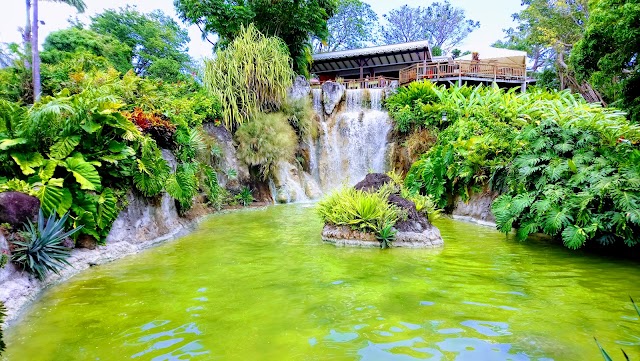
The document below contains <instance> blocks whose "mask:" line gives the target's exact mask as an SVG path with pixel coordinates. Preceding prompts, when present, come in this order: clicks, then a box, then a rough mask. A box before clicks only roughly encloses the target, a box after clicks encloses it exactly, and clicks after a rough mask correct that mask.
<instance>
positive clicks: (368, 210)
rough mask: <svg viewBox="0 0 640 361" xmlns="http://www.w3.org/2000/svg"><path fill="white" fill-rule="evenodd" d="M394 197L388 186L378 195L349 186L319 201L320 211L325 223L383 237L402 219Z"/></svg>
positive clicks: (377, 193)
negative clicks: (389, 226) (392, 200)
mask: <svg viewBox="0 0 640 361" xmlns="http://www.w3.org/2000/svg"><path fill="white" fill-rule="evenodd" d="M390 194H391V191H390V189H389V188H387V187H383V188H381V189H380V190H379V191H378V192H365V191H359V190H355V189H353V188H350V187H349V188H347V187H345V188H342V189H339V190H337V191H334V192H333V193H331V194H329V195H328V196H326V197H325V198H324V199H322V200H321V201H320V202H318V206H317V210H318V213H319V214H320V217H321V218H322V220H323V221H324V222H325V223H329V224H333V225H336V226H349V227H350V228H351V229H353V230H358V231H362V232H371V233H375V234H379V233H380V232H381V231H382V230H383V229H384V228H385V227H387V226H388V225H391V226H393V225H395V224H396V221H397V220H398V207H396V206H395V205H393V204H390V203H389V200H388V198H389V195H390Z"/></svg>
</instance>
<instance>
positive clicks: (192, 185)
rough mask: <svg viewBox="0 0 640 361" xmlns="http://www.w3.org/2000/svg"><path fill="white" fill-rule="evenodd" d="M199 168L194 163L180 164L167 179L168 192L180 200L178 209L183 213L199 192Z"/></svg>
mask: <svg viewBox="0 0 640 361" xmlns="http://www.w3.org/2000/svg"><path fill="white" fill-rule="evenodd" d="M197 169H198V168H197V165H196V164H194V163H183V164H180V165H179V166H178V169H177V170H176V172H175V173H174V174H171V175H170V176H169V178H168V179H167V181H166V184H165V188H166V190H167V193H169V195H170V196H171V197H173V198H175V200H176V201H177V202H178V205H179V207H178V210H179V211H180V212H181V213H184V212H185V211H187V210H189V209H190V208H191V206H192V205H193V198H194V197H195V196H196V195H197V194H198V180H197V177H196V171H197Z"/></svg>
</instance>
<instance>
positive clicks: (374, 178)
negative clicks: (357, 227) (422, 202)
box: [322, 173, 444, 248]
mask: <svg viewBox="0 0 640 361" xmlns="http://www.w3.org/2000/svg"><path fill="white" fill-rule="evenodd" d="M392 182H393V180H392V179H391V177H389V176H388V175H386V174H382V173H370V174H367V176H366V177H365V178H364V179H363V180H362V181H360V183H358V184H356V185H355V187H354V188H355V189H357V190H363V191H366V192H375V191H377V190H379V189H380V188H381V187H382V186H384V185H385V184H387V183H392ZM388 201H389V203H391V204H394V205H396V206H397V207H399V208H400V209H401V210H402V211H403V212H404V213H405V215H406V216H405V217H402V219H399V220H398V221H397V222H396V224H395V226H394V228H395V230H396V231H397V233H396V237H395V240H394V241H393V243H392V245H393V247H404V248H433V247H440V246H442V245H443V244H444V241H443V240H442V237H441V235H440V230H439V229H438V228H437V227H435V226H433V225H432V224H431V223H430V222H429V219H428V218H427V216H426V215H424V214H422V213H420V212H418V210H417V209H416V205H415V204H414V203H413V202H412V201H410V200H408V199H405V198H402V197H401V196H399V195H397V194H391V195H390V196H389V199H388ZM322 239H323V240H324V241H325V242H329V243H333V244H335V245H340V246H354V247H373V246H376V247H379V246H380V242H378V240H377V238H376V236H375V235H374V234H371V233H363V232H358V231H353V230H351V229H350V228H349V227H346V226H334V225H325V227H324V229H323V231H322ZM373 241H375V242H373Z"/></svg>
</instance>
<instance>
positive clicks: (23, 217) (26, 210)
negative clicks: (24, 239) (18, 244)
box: [0, 192, 40, 228]
mask: <svg viewBox="0 0 640 361" xmlns="http://www.w3.org/2000/svg"><path fill="white" fill-rule="evenodd" d="M39 209H40V200H38V198H36V197H32V196H30V195H27V194H24V193H20V192H5V193H0V224H1V223H9V224H10V225H11V226H12V227H14V228H21V227H22V225H23V224H24V223H26V222H27V220H31V221H32V222H35V221H36V220H37V217H38V210H39Z"/></svg>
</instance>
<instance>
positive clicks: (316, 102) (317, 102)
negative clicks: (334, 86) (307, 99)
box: [311, 89, 323, 114]
mask: <svg viewBox="0 0 640 361" xmlns="http://www.w3.org/2000/svg"><path fill="white" fill-rule="evenodd" d="M311 94H312V96H313V110H315V111H316V113H318V114H321V113H322V112H323V110H322V89H311Z"/></svg>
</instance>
